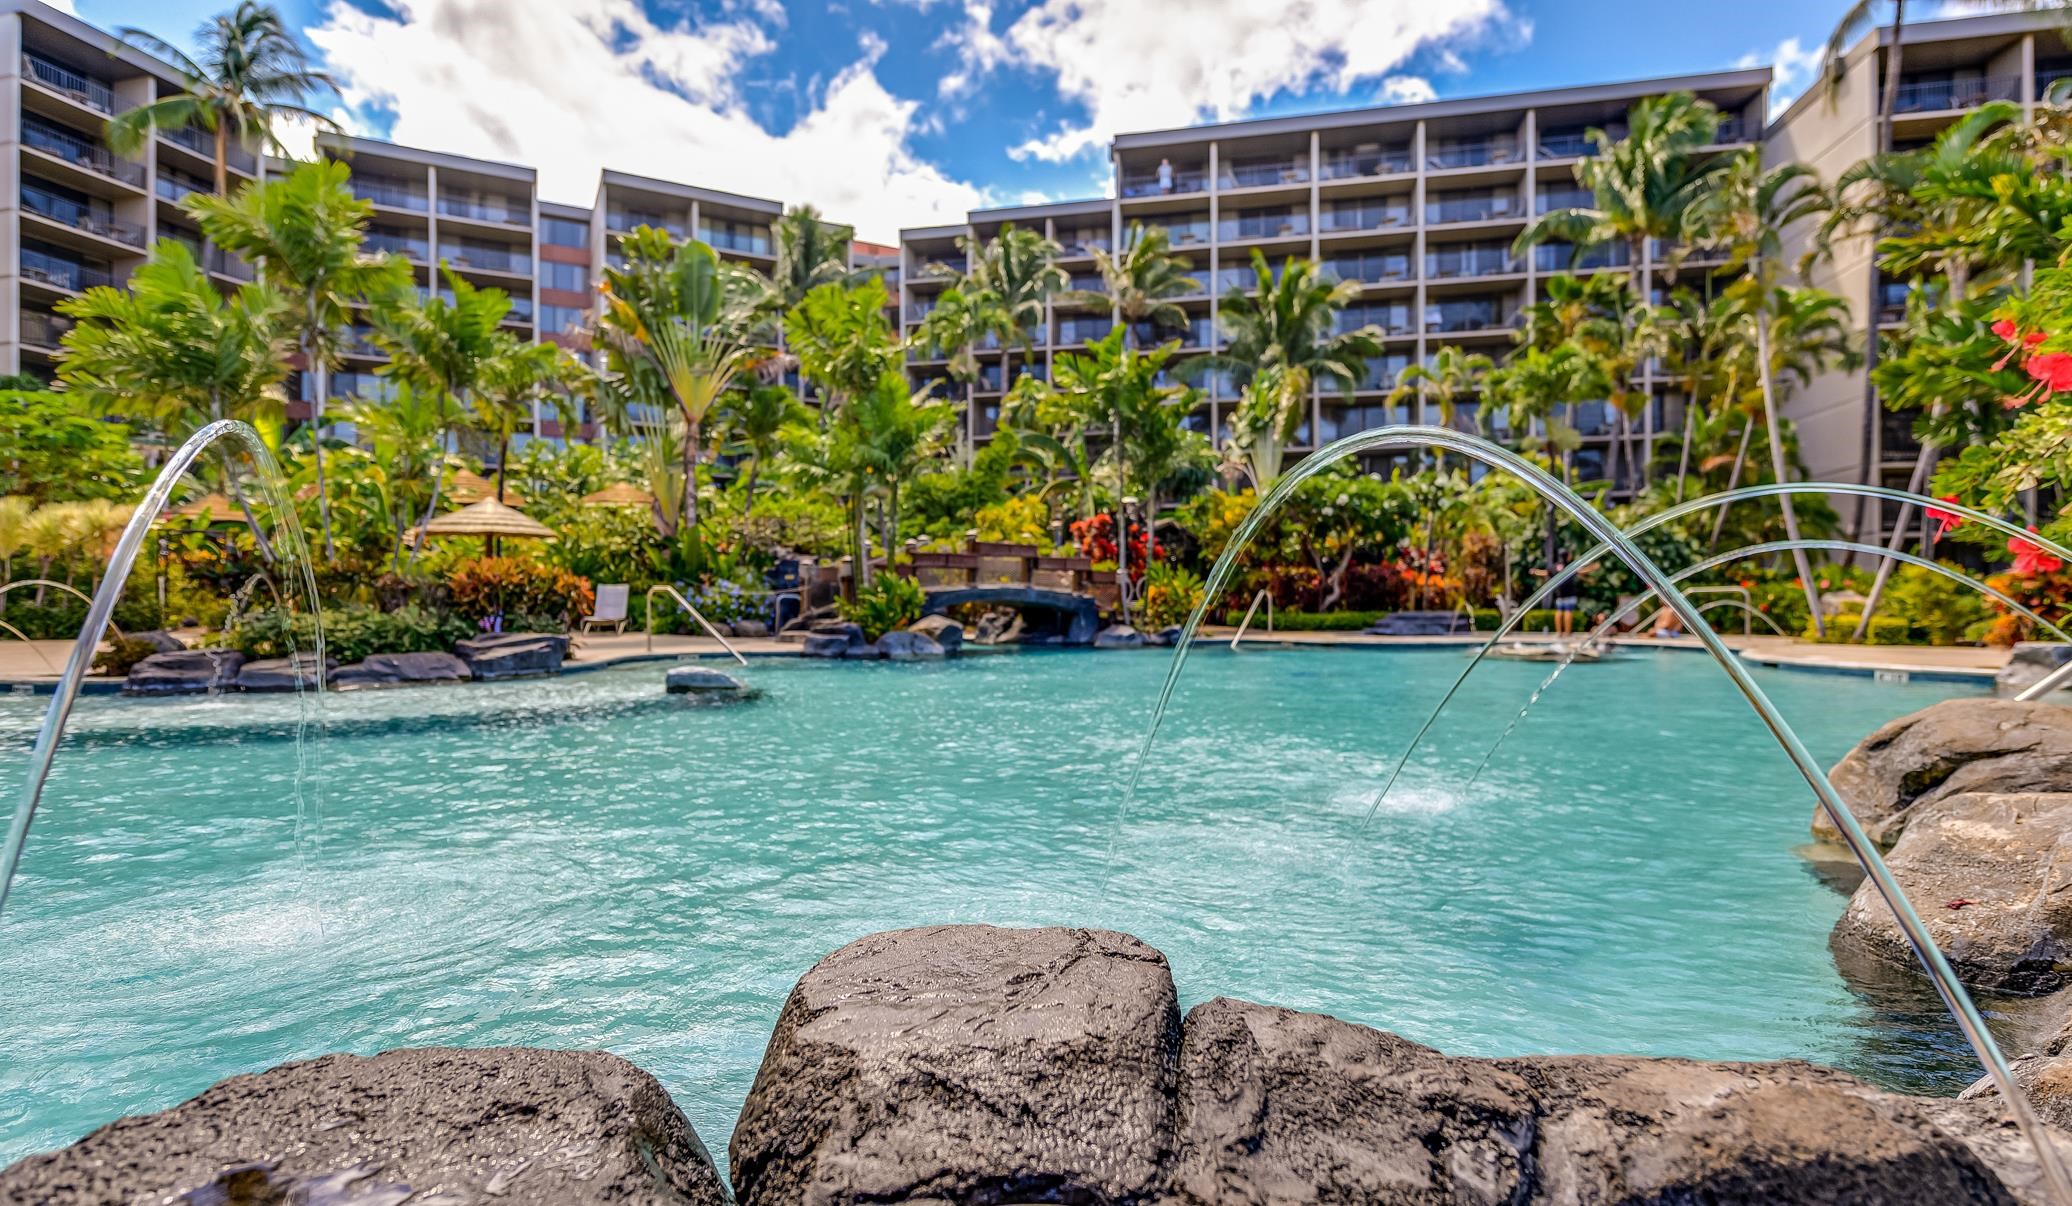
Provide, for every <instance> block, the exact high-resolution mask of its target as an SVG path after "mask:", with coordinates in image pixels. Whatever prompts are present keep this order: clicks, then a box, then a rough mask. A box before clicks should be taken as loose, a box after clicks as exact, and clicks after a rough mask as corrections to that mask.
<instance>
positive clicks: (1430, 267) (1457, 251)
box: [1425, 247, 1525, 280]
mask: <svg viewBox="0 0 2072 1206" xmlns="http://www.w3.org/2000/svg"><path fill="white" fill-rule="evenodd" d="M1523 271H1525V265H1524V264H1523V263H1521V262H1520V261H1519V260H1518V258H1517V257H1516V256H1513V255H1512V254H1511V251H1510V248H1508V247H1454V248H1447V249H1444V250H1441V251H1430V252H1426V253H1425V276H1426V278H1427V279H1430V280H1450V279H1459V278H1461V277H1468V276H1503V275H1506V274H1508V273H1512V272H1523Z"/></svg>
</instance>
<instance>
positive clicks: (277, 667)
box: [237, 653, 338, 691]
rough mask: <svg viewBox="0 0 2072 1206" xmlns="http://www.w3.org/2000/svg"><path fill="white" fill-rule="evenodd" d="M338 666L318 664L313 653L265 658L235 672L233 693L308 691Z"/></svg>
mask: <svg viewBox="0 0 2072 1206" xmlns="http://www.w3.org/2000/svg"><path fill="white" fill-rule="evenodd" d="M337 668H338V663H337V662H336V661H334V660H332V659H331V658H325V659H324V660H323V661H322V662H321V663H319V662H318V661H317V657H316V655H315V654H314V653H298V654H295V655H294V656H293V657H268V658H260V659H259V660H258V661H253V662H246V663H245V664H244V666H243V667H242V668H240V669H239V670H238V672H237V689H238V690H240V691H312V690H315V689H316V688H317V687H318V686H320V685H322V683H323V681H324V680H325V679H326V678H327V677H329V675H330V673H331V672H332V671H333V670H336V669H337Z"/></svg>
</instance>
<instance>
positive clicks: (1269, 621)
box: [1230, 586, 1273, 650]
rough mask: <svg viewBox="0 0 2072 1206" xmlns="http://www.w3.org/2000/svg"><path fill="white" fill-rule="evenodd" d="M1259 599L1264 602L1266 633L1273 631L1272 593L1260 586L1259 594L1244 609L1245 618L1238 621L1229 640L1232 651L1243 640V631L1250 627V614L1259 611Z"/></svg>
mask: <svg viewBox="0 0 2072 1206" xmlns="http://www.w3.org/2000/svg"><path fill="white" fill-rule="evenodd" d="M1261 599H1264V600H1266V631H1268V632H1272V631H1273V592H1272V591H1271V590H1269V589H1267V588H1266V587H1264V586H1262V587H1260V588H1259V593H1258V594H1256V595H1253V596H1252V605H1251V606H1250V607H1247V608H1245V618H1244V619H1242V620H1240V621H1238V625H1237V634H1236V635H1235V636H1233V637H1231V638H1230V647H1231V649H1232V650H1235V649H1236V648H1237V643H1238V642H1239V641H1242V640H1244V639H1245V629H1247V628H1250V627H1251V626H1252V613H1254V612H1256V611H1258V610H1259V601H1260V600H1261Z"/></svg>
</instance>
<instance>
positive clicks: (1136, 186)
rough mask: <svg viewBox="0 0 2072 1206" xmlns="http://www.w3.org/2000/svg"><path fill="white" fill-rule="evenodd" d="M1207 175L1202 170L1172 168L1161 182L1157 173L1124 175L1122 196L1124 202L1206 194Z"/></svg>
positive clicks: (1207, 185)
mask: <svg viewBox="0 0 2072 1206" xmlns="http://www.w3.org/2000/svg"><path fill="white" fill-rule="evenodd" d="M1208 187H1209V173H1208V172H1207V171H1206V170H1204V169H1202V168H1198V167H1196V168H1174V169H1173V170H1172V172H1171V173H1170V174H1169V176H1168V177H1167V178H1166V179H1164V180H1161V179H1160V178H1159V174H1158V173H1157V172H1155V171H1154V172H1138V173H1127V172H1126V173H1124V174H1123V177H1122V196H1123V199H1124V200H1129V199H1131V198H1136V197H1166V196H1174V195H1177V194H1180V193H1200V192H1207V191H1208Z"/></svg>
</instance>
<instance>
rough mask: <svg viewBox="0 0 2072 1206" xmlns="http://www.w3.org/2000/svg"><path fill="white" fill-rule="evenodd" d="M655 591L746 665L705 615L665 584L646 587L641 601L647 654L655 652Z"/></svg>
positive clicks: (746, 661) (743, 658)
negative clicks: (681, 609)
mask: <svg viewBox="0 0 2072 1206" xmlns="http://www.w3.org/2000/svg"><path fill="white" fill-rule="evenodd" d="M656 591H662V592H663V593H665V594H667V595H668V596H669V597H670V598H672V599H674V600H676V605H677V606H678V607H681V608H683V609H684V610H685V611H687V612H690V613H691V618H692V619H694V620H696V621H698V625H699V627H701V628H703V629H704V630H705V631H706V632H708V633H711V634H712V639H713V640H715V641H718V642H719V644H720V648H722V649H724V650H726V651H727V652H728V653H731V654H733V655H734V660H735V661H737V662H740V663H741V664H742V665H744V666H746V665H747V664H748V659H747V658H745V657H742V656H741V651H740V650H739V649H736V648H734V647H733V646H732V645H730V644H728V643H727V638H725V637H723V636H721V635H720V634H719V629H717V628H714V627H713V626H712V621H710V620H708V619H706V618H705V613H703V612H701V611H699V610H698V609H697V608H695V607H692V606H691V601H690V600H689V599H686V598H684V597H683V593H682V592H681V591H679V590H677V589H676V588H675V587H673V586H671V585H669V584H668V583H667V582H657V583H655V584H654V585H653V586H650V587H648V588H647V598H645V599H643V600H642V601H641V606H642V610H643V611H645V613H646V628H647V649H648V652H649V653H653V652H654V651H655V592H656Z"/></svg>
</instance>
